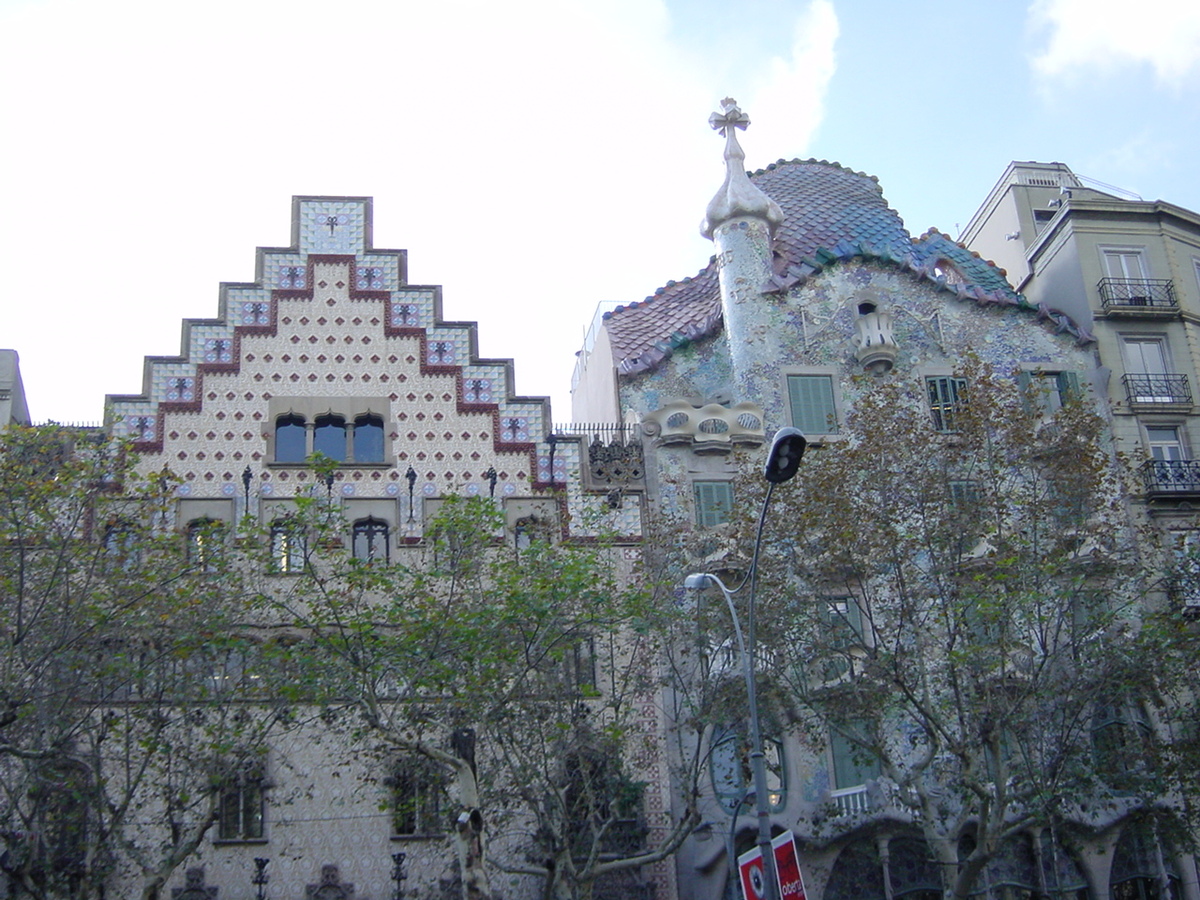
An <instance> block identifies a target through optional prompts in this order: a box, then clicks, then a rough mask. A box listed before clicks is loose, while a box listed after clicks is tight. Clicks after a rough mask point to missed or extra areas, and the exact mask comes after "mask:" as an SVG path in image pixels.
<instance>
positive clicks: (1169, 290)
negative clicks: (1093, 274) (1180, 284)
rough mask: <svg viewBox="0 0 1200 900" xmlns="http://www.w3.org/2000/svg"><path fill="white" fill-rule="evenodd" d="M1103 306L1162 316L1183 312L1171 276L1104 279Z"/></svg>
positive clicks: (1101, 287)
mask: <svg viewBox="0 0 1200 900" xmlns="http://www.w3.org/2000/svg"><path fill="white" fill-rule="evenodd" d="M1097 287H1098V288H1099V290H1100V305H1101V307H1103V309H1104V311H1105V312H1107V313H1114V314H1123V315H1145V314H1149V315H1161V314H1163V313H1177V312H1179V303H1178V302H1177V301H1176V300H1175V288H1174V287H1173V286H1172V284H1171V280H1170V279H1169V278H1101V279H1100V283H1099V284H1098V285H1097Z"/></svg>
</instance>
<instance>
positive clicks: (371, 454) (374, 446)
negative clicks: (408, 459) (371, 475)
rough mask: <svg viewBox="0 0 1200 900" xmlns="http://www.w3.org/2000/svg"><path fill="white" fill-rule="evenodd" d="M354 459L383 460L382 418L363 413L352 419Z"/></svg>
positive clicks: (368, 461) (372, 461)
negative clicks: (363, 414)
mask: <svg viewBox="0 0 1200 900" xmlns="http://www.w3.org/2000/svg"><path fill="white" fill-rule="evenodd" d="M354 461H355V462H356V463H381V462H383V419H381V418H379V416H372V415H365V416H359V417H358V418H357V419H355V420H354Z"/></svg>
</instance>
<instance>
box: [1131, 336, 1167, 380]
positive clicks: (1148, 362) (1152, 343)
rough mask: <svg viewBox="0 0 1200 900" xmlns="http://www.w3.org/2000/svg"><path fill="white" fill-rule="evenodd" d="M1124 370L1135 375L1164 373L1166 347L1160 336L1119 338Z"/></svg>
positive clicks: (1165, 369)
mask: <svg viewBox="0 0 1200 900" xmlns="http://www.w3.org/2000/svg"><path fill="white" fill-rule="evenodd" d="M1121 352H1122V355H1123V356H1124V357H1125V371H1127V372H1130V373H1132V374H1137V375H1166V374H1167V372H1168V371H1169V370H1168V368H1167V347H1166V341H1164V340H1163V339H1162V338H1161V337H1140V336H1139V337H1125V338H1122V339H1121Z"/></svg>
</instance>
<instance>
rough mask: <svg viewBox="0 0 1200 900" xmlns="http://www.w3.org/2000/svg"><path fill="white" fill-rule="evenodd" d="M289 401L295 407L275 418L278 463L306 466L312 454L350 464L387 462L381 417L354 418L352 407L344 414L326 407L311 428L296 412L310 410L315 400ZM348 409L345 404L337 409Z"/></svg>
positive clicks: (361, 415) (372, 415)
mask: <svg viewBox="0 0 1200 900" xmlns="http://www.w3.org/2000/svg"><path fill="white" fill-rule="evenodd" d="M288 402H289V403H291V404H294V405H293V406H292V408H290V409H288V411H287V412H285V413H283V414H282V415H280V416H278V417H277V418H276V419H275V462H277V463H303V462H304V461H305V460H307V459H308V457H309V456H310V455H311V454H313V453H321V454H323V455H325V456H327V457H329V458H330V459H332V460H335V461H337V462H339V463H348V464H351V465H354V464H372V463H382V462H386V461H387V460H386V441H385V436H384V429H383V417H382V416H380V415H378V414H376V413H373V412H364V413H359V414H357V415H353V418H351V415H352V414H353V413H354V412H355V410H354V409H353V406H350V407H349V409H348V410H347V411H345V412H333V411H331V410H329V409H328V408H327V409H326V411H325V412H324V414H322V415H318V416H317V417H316V418H314V419H312V420H311V422H312V424H311V426H310V425H309V424H308V422H309V419H306V417H305V416H304V414H303V413H302V412H296V411H294V410H295V407H296V406H299V407H301V408H303V407H306V406H307V407H311V406H312V405H314V401H311V400H310V401H304V400H301V399H294V400H290V401H288ZM324 402H325V401H322V405H324ZM346 406H348V404H344V403H343V404H339V405H338V407H337V408H339V409H341V408H344V407H346ZM360 408H361V407H360Z"/></svg>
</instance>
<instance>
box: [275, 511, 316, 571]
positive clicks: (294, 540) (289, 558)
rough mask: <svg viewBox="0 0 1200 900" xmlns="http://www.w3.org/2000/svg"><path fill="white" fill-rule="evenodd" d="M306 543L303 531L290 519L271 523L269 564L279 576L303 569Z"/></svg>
mask: <svg viewBox="0 0 1200 900" xmlns="http://www.w3.org/2000/svg"><path fill="white" fill-rule="evenodd" d="M306 550H307V542H306V541H305V539H304V529H302V528H301V527H300V526H299V525H297V524H296V523H295V522H293V521H291V520H290V519H276V520H275V521H274V522H272V523H271V564H272V566H273V567H274V570H275V571H276V572H279V573H280V574H292V573H296V572H299V571H301V570H302V569H303V568H304V558H305V554H306Z"/></svg>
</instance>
